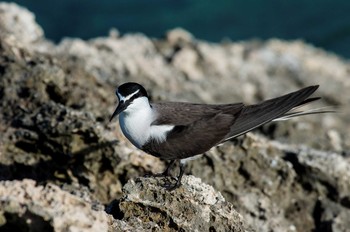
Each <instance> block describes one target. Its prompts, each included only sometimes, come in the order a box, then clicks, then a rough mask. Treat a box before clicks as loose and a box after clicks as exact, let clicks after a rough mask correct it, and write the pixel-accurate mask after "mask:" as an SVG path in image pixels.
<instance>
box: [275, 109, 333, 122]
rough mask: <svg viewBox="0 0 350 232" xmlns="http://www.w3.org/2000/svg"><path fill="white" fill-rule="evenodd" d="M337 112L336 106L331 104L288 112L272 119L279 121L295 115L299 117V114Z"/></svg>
mask: <svg viewBox="0 0 350 232" xmlns="http://www.w3.org/2000/svg"><path fill="white" fill-rule="evenodd" d="M335 112H337V111H336V110H335V109H334V107H331V106H325V107H320V108H316V109H310V110H305V111H295V112H287V113H286V114H284V115H283V116H281V117H279V118H275V119H273V120H272V121H274V122H277V121H285V120H289V119H291V118H294V117H299V116H304V115H312V114H324V113H335Z"/></svg>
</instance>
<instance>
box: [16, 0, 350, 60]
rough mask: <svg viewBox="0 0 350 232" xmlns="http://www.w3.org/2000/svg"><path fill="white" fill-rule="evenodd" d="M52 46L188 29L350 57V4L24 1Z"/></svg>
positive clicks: (204, 35)
mask: <svg viewBox="0 0 350 232" xmlns="http://www.w3.org/2000/svg"><path fill="white" fill-rule="evenodd" d="M14 2H16V3H18V4H20V5H22V6H25V7H27V8H28V9H29V10H30V11H32V12H34V13H35V14H36V17H37V21H38V22H39V24H40V25H41V26H42V27H43V28H44V30H45V34H46V36H47V37H48V38H50V39H52V40H53V41H56V42H57V41H60V40H61V39H62V38H63V37H80V38H83V39H89V38H93V37H96V36H103V35H107V34H108V31H109V29H110V28H112V27H114V28H117V29H118V30H119V31H120V32H121V33H127V32H142V33H144V34H146V35H148V36H151V37H161V36H163V35H164V33H165V32H166V31H167V30H169V29H171V28H174V27H183V28H185V29H186V30H189V31H190V32H191V33H192V34H194V35H195V37H197V38H199V39H203V40H208V41H213V42H219V41H221V40H222V39H228V38H229V39H231V40H232V41H237V40H247V39H253V38H260V39H268V38H281V39H303V40H305V41H306V42H308V43H312V44H314V45H315V46H317V47H322V48H324V49H326V50H328V51H332V52H334V53H337V54H339V55H341V56H343V57H346V58H350V0H333V1H332V0H264V1H262V0H240V1H238V0H231V1H229V0H216V1H214V0H201V1H200V0H172V1H170V0H100V1H96V0H95V1H93V0H82V1H78V0H58V1H44V0H19V1H14Z"/></svg>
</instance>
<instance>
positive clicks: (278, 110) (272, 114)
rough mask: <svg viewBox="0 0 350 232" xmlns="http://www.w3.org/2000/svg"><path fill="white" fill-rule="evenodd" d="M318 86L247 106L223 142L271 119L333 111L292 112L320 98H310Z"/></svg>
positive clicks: (285, 118) (284, 118) (276, 119)
mask: <svg viewBox="0 0 350 232" xmlns="http://www.w3.org/2000/svg"><path fill="white" fill-rule="evenodd" d="M318 87H319V86H318V85H315V86H309V87H306V88H303V89H300V90H298V91H295V92H292V93H289V94H286V95H283V96H281V97H277V98H273V99H270V100H266V101H263V102H261V103H259V104H255V105H250V106H245V107H244V108H243V109H242V111H241V113H240V115H239V116H238V118H237V119H236V120H235V123H234V124H233V125H232V126H231V130H230V133H229V134H228V135H227V136H226V137H225V138H224V139H223V140H222V141H221V142H224V141H226V140H228V139H231V138H235V137H237V136H240V135H242V134H244V133H247V132H248V131H251V130H253V129H255V128H257V127H259V126H261V125H263V124H265V123H268V122H271V121H278V120H287V119H290V118H292V117H296V116H301V115H308V114H316V113H326V112H333V111H331V110H322V109H315V110H309V111H297V112H290V110H292V109H295V108H299V107H300V106H303V105H305V104H308V103H310V102H313V101H316V100H318V99H320V98H318V97H315V98H308V97H309V96H310V95H311V94H312V93H314V92H315V91H316V90H317V88H318Z"/></svg>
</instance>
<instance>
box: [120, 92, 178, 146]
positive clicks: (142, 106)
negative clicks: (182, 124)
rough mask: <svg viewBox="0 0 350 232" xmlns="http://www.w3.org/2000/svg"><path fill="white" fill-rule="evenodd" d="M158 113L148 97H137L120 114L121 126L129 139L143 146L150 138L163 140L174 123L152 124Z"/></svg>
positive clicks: (134, 143) (135, 144) (158, 140)
mask: <svg viewBox="0 0 350 232" xmlns="http://www.w3.org/2000/svg"><path fill="white" fill-rule="evenodd" d="M155 117H156V113H155V112H153V109H152V108H151V107H150V105H149V102H148V99H147V98H146V97H142V98H137V99H135V100H134V101H133V103H132V104H131V105H129V106H128V108H127V109H126V110H124V111H123V112H122V113H121V114H120V115H119V124H120V128H121V130H122V132H123V134H124V135H125V137H126V138H128V139H129V141H130V142H131V143H132V144H133V145H134V146H136V147H137V148H141V147H142V146H143V145H144V144H145V143H146V142H147V141H149V140H150V139H155V140H156V141H157V142H163V141H164V140H165V139H166V135H167V133H168V132H169V131H171V130H172V129H173V128H174V126H173V125H152V126H151V123H152V122H153V121H154V119H155Z"/></svg>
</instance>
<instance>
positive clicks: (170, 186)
mask: <svg viewBox="0 0 350 232" xmlns="http://www.w3.org/2000/svg"><path fill="white" fill-rule="evenodd" d="M172 180H175V183H173V182H172V181H171V180H167V181H166V182H165V183H164V184H163V185H162V187H163V188H165V189H166V190H168V191H173V190H175V189H177V188H179V187H180V186H181V180H180V181H179V179H176V178H174V177H172Z"/></svg>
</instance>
